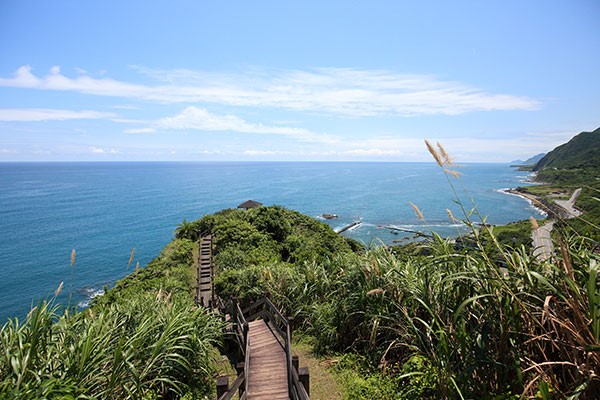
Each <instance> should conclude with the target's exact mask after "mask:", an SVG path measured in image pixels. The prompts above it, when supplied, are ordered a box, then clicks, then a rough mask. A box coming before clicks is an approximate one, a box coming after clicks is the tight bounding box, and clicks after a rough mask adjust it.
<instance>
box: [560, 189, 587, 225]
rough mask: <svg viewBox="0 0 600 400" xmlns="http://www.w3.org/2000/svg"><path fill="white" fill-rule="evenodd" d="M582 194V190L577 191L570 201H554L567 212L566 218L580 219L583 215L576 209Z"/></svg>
mask: <svg viewBox="0 0 600 400" xmlns="http://www.w3.org/2000/svg"><path fill="white" fill-rule="evenodd" d="M580 193H581V188H579V189H577V190H575V191H574V192H573V194H572V195H571V198H570V199H569V200H554V202H555V203H556V204H557V205H559V206H560V207H561V208H562V209H564V210H565V212H566V218H573V217H579V216H580V215H581V214H582V213H581V211H579V210H578V209H576V208H575V201H577V197H579V194H580Z"/></svg>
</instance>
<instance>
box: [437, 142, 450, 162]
mask: <svg viewBox="0 0 600 400" xmlns="http://www.w3.org/2000/svg"><path fill="white" fill-rule="evenodd" d="M437 147H438V149H439V151H440V154H441V155H442V158H443V159H444V164H445V165H452V158H450V155H449V154H448V152H447V151H446V149H444V148H443V147H442V145H441V144H440V142H437Z"/></svg>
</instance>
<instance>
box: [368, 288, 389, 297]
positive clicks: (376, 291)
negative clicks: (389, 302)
mask: <svg viewBox="0 0 600 400" xmlns="http://www.w3.org/2000/svg"><path fill="white" fill-rule="evenodd" d="M383 292H385V290H383V289H381V288H377V289H371V290H369V291H368V292H367V296H375V295H378V294H383Z"/></svg>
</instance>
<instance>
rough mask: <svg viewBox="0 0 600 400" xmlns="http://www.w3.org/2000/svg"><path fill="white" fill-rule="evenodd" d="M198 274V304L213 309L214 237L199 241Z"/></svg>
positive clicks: (203, 238) (208, 236)
mask: <svg viewBox="0 0 600 400" xmlns="http://www.w3.org/2000/svg"><path fill="white" fill-rule="evenodd" d="M197 272H198V277H197V279H196V302H197V303H198V305H200V306H202V307H207V308H212V307H213V300H214V287H213V278H214V266H213V259H212V235H207V236H203V237H201V238H200V240H199V243H198V271H197Z"/></svg>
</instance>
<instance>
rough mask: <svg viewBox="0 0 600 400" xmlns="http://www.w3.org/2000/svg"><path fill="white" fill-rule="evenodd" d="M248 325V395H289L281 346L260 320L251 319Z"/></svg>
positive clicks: (274, 399)
mask: <svg viewBox="0 0 600 400" xmlns="http://www.w3.org/2000/svg"><path fill="white" fill-rule="evenodd" d="M248 326H249V330H248V344H249V348H250V361H249V364H250V365H249V366H248V377H247V379H248V392H247V397H248V399H249V400H261V399H268V400H280V399H281V400H283V399H286V400H287V399H289V397H288V396H289V394H288V379H287V364H286V359H285V353H284V351H283V349H282V348H281V346H280V345H279V342H278V341H277V339H276V338H275V337H274V336H273V334H272V332H271V330H270V329H269V327H268V326H267V325H266V323H265V322H264V321H263V320H257V321H252V322H250V323H249V324H248Z"/></svg>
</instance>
